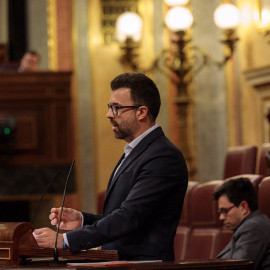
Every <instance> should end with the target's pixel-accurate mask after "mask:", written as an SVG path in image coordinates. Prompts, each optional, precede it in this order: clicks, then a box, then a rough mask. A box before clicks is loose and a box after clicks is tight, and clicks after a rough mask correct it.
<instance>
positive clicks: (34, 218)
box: [32, 170, 61, 224]
mask: <svg viewBox="0 0 270 270" xmlns="http://www.w3.org/2000/svg"><path fill="white" fill-rule="evenodd" d="M60 172H61V170H59V171H58V172H57V173H56V175H55V176H54V178H53V179H52V180H51V182H50V183H49V185H48V186H47V187H46V189H45V190H44V192H43V194H42V196H41V199H40V201H39V204H38V207H37V209H36V212H35V215H34V217H33V220H32V224H34V222H35V220H36V217H37V213H38V211H39V209H40V206H41V203H42V201H43V198H44V196H45V194H46V193H47V191H48V190H49V188H50V187H51V186H52V184H53V182H54V180H55V179H56V177H57V176H58V175H59V173H60Z"/></svg>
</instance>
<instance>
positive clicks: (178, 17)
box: [165, 7, 193, 32]
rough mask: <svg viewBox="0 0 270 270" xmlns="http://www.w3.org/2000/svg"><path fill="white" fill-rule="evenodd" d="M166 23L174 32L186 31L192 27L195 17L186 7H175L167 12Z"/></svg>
mask: <svg viewBox="0 0 270 270" xmlns="http://www.w3.org/2000/svg"><path fill="white" fill-rule="evenodd" d="M165 23H166V25H167V27H168V28H169V29H170V30H171V31H173V32H177V31H184V30H187V29H188V28H190V26H191V25H192V23H193V16H192V14H191V12H190V11H189V10H188V9H187V8H185V7H173V8H171V9H170V10H169V11H168V12H167V14H166V17H165Z"/></svg>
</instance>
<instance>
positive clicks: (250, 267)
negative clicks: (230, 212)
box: [0, 259, 254, 270]
mask: <svg viewBox="0 0 270 270" xmlns="http://www.w3.org/2000/svg"><path fill="white" fill-rule="evenodd" d="M106 264H107V265H106ZM14 268H20V269H73V270H75V269H76V270H77V269H108V270H109V269H126V270H135V269H138V270H143V269H145V270H146V269H147V270H152V269H161V270H163V269H181V270H184V269H185V270H192V269H200V270H206V269H207V270H229V269H231V270H254V263H252V262H249V261H248V260H223V259H212V260H190V261H180V262H178V263H175V262H151V263H150V262H147V263H143V262H141V263H134V264H133V263H130V264H129V263H128V262H126V264H121V263H117V262H114V264H113V265H109V264H108V263H104V265H99V266H90V265H89V264H88V265H81V266H78V265H76V266H69V265H68V264H67V263H65V262H64V263H63V262H60V263H58V264H54V263H51V262H37V261H35V262H29V263H27V264H25V265H20V266H19V267H5V269H6V270H8V269H14ZM0 269H1V268H0Z"/></svg>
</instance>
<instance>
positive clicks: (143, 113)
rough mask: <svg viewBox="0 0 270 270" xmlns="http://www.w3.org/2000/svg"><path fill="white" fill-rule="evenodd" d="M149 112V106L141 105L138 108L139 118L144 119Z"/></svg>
mask: <svg viewBox="0 0 270 270" xmlns="http://www.w3.org/2000/svg"><path fill="white" fill-rule="evenodd" d="M147 114H148V108H147V107H146V106H141V107H139V108H138V109H137V116H138V119H139V120H143V119H144V118H145V117H146V116H147Z"/></svg>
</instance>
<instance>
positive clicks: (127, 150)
mask: <svg viewBox="0 0 270 270" xmlns="http://www.w3.org/2000/svg"><path fill="white" fill-rule="evenodd" d="M158 127H159V125H158V124H155V125H154V126H152V127H151V128H149V129H148V130H146V131H145V132H144V133H143V134H141V135H140V136H139V137H137V138H136V139H134V140H133V141H132V142H130V143H129V144H127V145H126V146H125V149H124V151H125V157H127V156H128V155H129V154H130V152H131V151H132V150H133V149H134V148H135V147H136V145H137V144H138V143H139V142H140V141H141V140H142V139H143V138H144V137H145V136H147V135H148V134H149V133H150V132H152V131H153V130H154V129H156V128H158Z"/></svg>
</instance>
